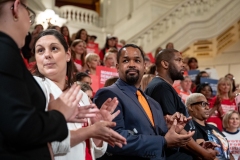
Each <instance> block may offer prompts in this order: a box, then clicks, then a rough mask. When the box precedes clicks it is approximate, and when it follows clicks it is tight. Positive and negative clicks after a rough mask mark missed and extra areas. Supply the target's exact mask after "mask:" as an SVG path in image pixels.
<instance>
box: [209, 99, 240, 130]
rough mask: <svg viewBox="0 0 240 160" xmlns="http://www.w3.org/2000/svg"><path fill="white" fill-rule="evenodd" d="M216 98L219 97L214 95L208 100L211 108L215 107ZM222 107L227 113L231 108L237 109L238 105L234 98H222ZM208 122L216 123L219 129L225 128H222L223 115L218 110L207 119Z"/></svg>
mask: <svg viewBox="0 0 240 160" xmlns="http://www.w3.org/2000/svg"><path fill="white" fill-rule="evenodd" d="M216 99H217V97H214V98H212V99H210V100H208V102H209V103H210V108H213V105H214V103H215V101H216ZM220 109H221V110H222V112H223V114H225V113H226V112H227V111H229V110H237V105H236V103H235V100H234V99H233V100H230V99H222V101H221V108H220ZM207 122H208V123H209V122H210V123H214V124H216V125H217V127H218V129H219V130H220V131H222V129H223V128H222V117H221V115H220V114H219V113H218V111H217V110H216V111H215V112H214V113H213V114H212V115H211V116H210V117H209V118H208V119H207Z"/></svg>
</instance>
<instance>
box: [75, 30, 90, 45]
mask: <svg viewBox="0 0 240 160" xmlns="http://www.w3.org/2000/svg"><path fill="white" fill-rule="evenodd" d="M82 31H85V32H86V33H87V31H86V29H84V28H82V29H80V30H79V31H78V32H77V33H76V36H75V39H81V33H82ZM82 40H83V41H85V43H86V44H87V43H88V41H87V40H88V35H87V36H86V39H85V40H84V39H82Z"/></svg>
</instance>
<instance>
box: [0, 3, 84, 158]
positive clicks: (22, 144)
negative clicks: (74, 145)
mask: <svg viewBox="0 0 240 160" xmlns="http://www.w3.org/2000/svg"><path fill="white" fill-rule="evenodd" d="M34 18H35V13H34V12H33V11H32V10H31V9H30V8H29V7H27V5H26V1H25V0H22V1H20V0H0V24H1V25H0V102H1V107H0V159H4V160H8V159H21V160H25V159H41V160H49V159H51V150H50V145H49V143H48V142H52V141H62V140H63V139H65V138H66V137H67V135H68V128H67V125H66V121H79V119H77V118H76V117H75V116H73V114H75V115H78V110H77V106H78V102H79V100H80V98H81V97H80V95H78V92H79V90H80V87H79V86H77V85H73V86H72V87H71V88H70V89H69V90H67V91H65V92H64V93H62V94H61V95H60V96H59V98H58V99H56V100H52V99H51V103H49V105H48V108H49V110H50V111H48V112H46V111H45V107H46V98H45V96H44V93H43V91H42V89H41V88H40V86H39V85H38V84H37V82H36V81H35V80H34V78H33V77H32V75H31V73H30V72H29V71H28V70H27V68H26V66H25V64H24V62H23V59H22V57H21V55H20V49H19V48H21V47H23V45H24V42H25V36H26V35H27V33H28V30H29V28H30V26H31V25H32V24H33V23H34ZM49 122H51V123H49Z"/></svg>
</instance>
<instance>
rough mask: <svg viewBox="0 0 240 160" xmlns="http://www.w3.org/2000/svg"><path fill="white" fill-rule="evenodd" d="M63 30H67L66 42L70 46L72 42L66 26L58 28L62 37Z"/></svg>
mask: <svg viewBox="0 0 240 160" xmlns="http://www.w3.org/2000/svg"><path fill="white" fill-rule="evenodd" d="M64 28H67V30H68V36H67V42H68V45H69V46H70V45H71V43H72V40H71V38H70V34H69V29H68V27H67V26H62V27H61V28H60V31H61V33H62V35H63V30H64Z"/></svg>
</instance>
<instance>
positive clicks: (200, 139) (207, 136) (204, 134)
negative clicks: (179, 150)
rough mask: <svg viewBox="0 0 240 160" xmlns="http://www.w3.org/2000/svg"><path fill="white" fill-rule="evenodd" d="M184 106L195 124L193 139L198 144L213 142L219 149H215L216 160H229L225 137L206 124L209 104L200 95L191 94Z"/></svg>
mask: <svg viewBox="0 0 240 160" xmlns="http://www.w3.org/2000/svg"><path fill="white" fill-rule="evenodd" d="M186 106H187V108H188V112H189V114H190V116H192V119H193V122H194V124H195V127H196V128H195V129H196V132H195V135H194V136H193V138H194V139H195V140H196V142H197V143H198V144H202V143H205V142H206V141H210V142H215V143H217V144H218V145H219V147H215V149H216V150H217V151H218V153H219V154H218V155H217V158H218V160H229V159H230V154H229V145H228V142H227V139H226V138H225V136H224V135H223V134H222V133H221V132H220V131H219V129H218V128H217V127H215V126H213V125H210V124H207V123H206V119H207V118H208V117H209V103H208V102H207V99H206V98H205V96H204V95H202V94H201V93H193V94H191V95H190V96H189V97H188V98H187V100H186Z"/></svg>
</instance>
